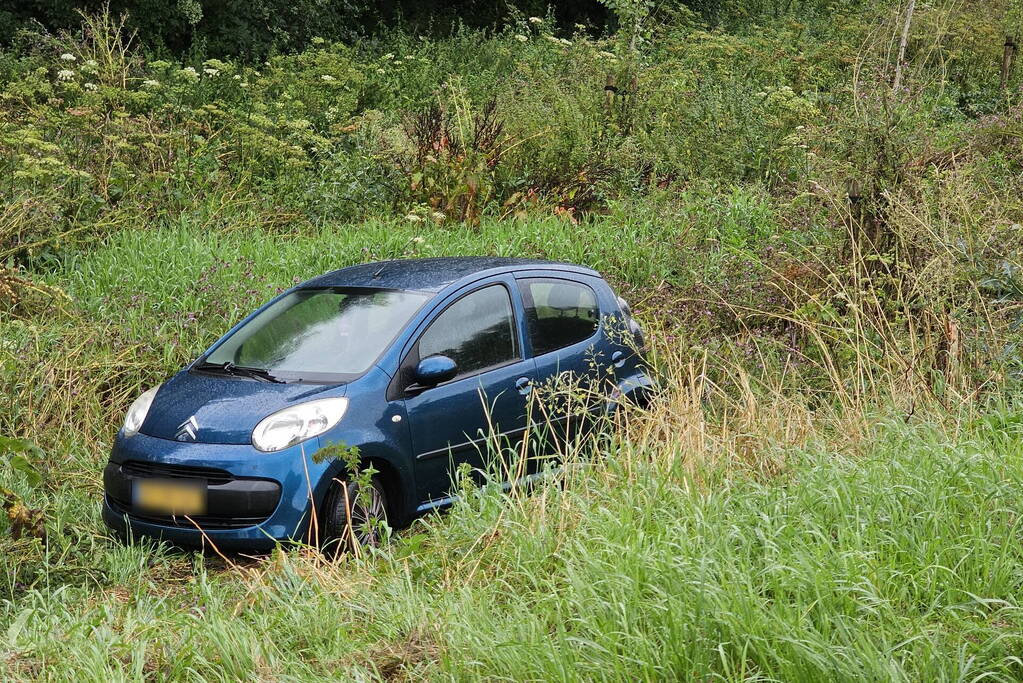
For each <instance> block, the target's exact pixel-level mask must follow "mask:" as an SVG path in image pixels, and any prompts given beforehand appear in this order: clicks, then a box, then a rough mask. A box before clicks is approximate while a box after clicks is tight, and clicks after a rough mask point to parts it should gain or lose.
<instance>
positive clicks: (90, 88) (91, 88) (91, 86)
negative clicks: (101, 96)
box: [84, 83, 99, 92]
mask: <svg viewBox="0 0 1023 683" xmlns="http://www.w3.org/2000/svg"><path fill="white" fill-rule="evenodd" d="M84 87H85V89H86V90H88V91H89V92H96V90H97V89H99V86H98V85H96V84H95V83H86V84H85V86H84Z"/></svg>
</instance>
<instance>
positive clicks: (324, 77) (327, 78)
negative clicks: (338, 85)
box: [320, 74, 336, 83]
mask: <svg viewBox="0 0 1023 683" xmlns="http://www.w3.org/2000/svg"><path fill="white" fill-rule="evenodd" d="M320 80H321V81H327V82H328V83H329V82H330V81H333V80H336V79H335V78H334V77H333V76H331V75H330V74H323V75H322V76H320Z"/></svg>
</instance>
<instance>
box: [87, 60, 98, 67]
mask: <svg viewBox="0 0 1023 683" xmlns="http://www.w3.org/2000/svg"><path fill="white" fill-rule="evenodd" d="M85 66H99V62H97V61H96V60H95V59H86V60H85Z"/></svg>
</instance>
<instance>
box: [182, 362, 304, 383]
mask: <svg viewBox="0 0 1023 683" xmlns="http://www.w3.org/2000/svg"><path fill="white" fill-rule="evenodd" d="M199 369H200V370H213V371H217V372H223V373H224V374H227V375H234V376H235V377H251V378H252V379H258V380H259V381H261V382H273V383H274V384H287V382H285V381H284V380H283V379H280V378H279V377H274V376H273V375H271V374H270V372H269V371H267V370H264V369H263V368H250V367H248V366H246V365H235V364H234V363H232V362H231V361H226V362H224V363H209V362H206V363H203V364H202V365H200V366H199Z"/></svg>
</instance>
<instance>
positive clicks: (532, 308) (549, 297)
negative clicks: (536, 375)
mask: <svg viewBox="0 0 1023 683" xmlns="http://www.w3.org/2000/svg"><path fill="white" fill-rule="evenodd" d="M519 287H520V288H521V290H522V300H523V301H522V302H523V304H524V305H525V307H526V321H527V323H528V325H529V340H530V342H531V343H532V345H533V355H536V356H539V355H541V354H544V353H550V352H551V351H556V350H558V349H561V348H564V347H566V346H571V345H572V344H575V343H577V342H581V341H583V340H584V339H588V338H589V337H591V336H593V333H594V332H596V331H597V325H598V323H599V322H600V308H599V307H598V306H597V295H596V294H594V292H593V290H592V289H590V288H589V287H587V286H586V285H584V284H581V283H578V282H569V281H568V280H547V279H528V280H519Z"/></svg>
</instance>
